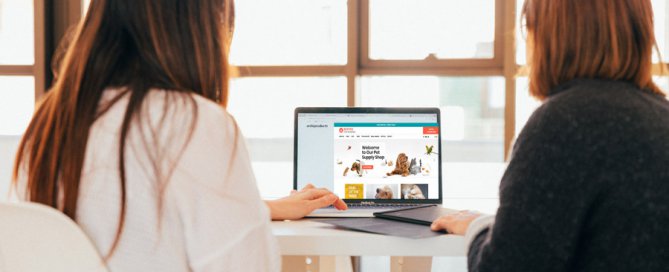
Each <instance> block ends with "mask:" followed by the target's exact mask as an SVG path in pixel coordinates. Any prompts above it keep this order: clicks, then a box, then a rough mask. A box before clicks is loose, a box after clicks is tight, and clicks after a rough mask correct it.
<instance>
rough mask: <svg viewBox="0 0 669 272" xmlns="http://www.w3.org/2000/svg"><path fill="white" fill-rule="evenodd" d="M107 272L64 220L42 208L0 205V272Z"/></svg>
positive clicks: (75, 228) (80, 235)
mask: <svg viewBox="0 0 669 272" xmlns="http://www.w3.org/2000/svg"><path fill="white" fill-rule="evenodd" d="M42 271H44V272H46V271H49V272H61V271H62V272H65V271H67V272H74V271H86V272H98V271H99V272H103V271H104V272H107V271H108V270H107V268H106V267H105V265H104V263H103V261H102V258H101V257H100V254H99V253H98V252H97V250H96V249H95V247H94V246H93V244H92V243H91V241H90V240H89V239H88V237H87V236H86V235H85V234H84V232H83V231H82V230H81V229H80V228H79V227H78V226H77V224H76V223H74V222H73V221H72V220H70V219H69V218H68V217H67V216H65V215H64V214H62V213H61V212H59V211H58V210H55V209H53V208H51V207H47V206H44V205H38V204H31V203H21V204H8V203H5V204H2V203H0V272H42Z"/></svg>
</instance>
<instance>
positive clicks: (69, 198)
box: [13, 0, 234, 257]
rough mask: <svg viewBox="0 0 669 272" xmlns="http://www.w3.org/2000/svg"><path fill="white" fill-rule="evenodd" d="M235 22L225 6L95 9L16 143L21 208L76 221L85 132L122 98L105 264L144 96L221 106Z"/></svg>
mask: <svg viewBox="0 0 669 272" xmlns="http://www.w3.org/2000/svg"><path fill="white" fill-rule="evenodd" d="M233 18H234V7H233V3H232V0H94V1H92V3H91V5H90V7H89V10H88V13H87V15H86V17H85V18H84V19H83V20H82V21H81V23H80V24H79V26H78V27H77V30H76V31H75V34H74V36H73V37H72V41H71V43H70V45H69V46H68V50H67V52H66V53H65V55H64V57H63V59H62V62H61V63H60V65H59V68H58V78H57V80H56V82H55V83H54V86H53V87H52V88H51V89H50V90H49V92H48V93H47V94H46V96H45V98H44V100H43V101H42V102H41V104H40V105H39V106H38V109H37V110H36V112H35V114H34V116H33V119H32V121H31V122H30V125H29V126H28V128H27V130H26V132H25V135H24V136H23V139H22V141H21V143H20V146H19V151H18V153H17V156H16V164H15V166H14V174H13V181H14V185H16V183H17V180H18V179H19V175H25V177H26V178H27V184H26V186H27V187H26V195H25V198H26V199H27V200H29V201H32V202H38V203H42V204H45V205H49V206H52V207H54V208H57V209H60V210H62V211H63V212H64V213H65V214H66V215H67V216H69V217H70V218H72V219H75V218H76V215H77V198H78V194H79V185H80V180H81V176H82V167H83V164H84V155H85V154H86V143H87V140H88V136H89V130H90V128H91V126H92V124H93V122H94V121H95V120H96V118H97V117H99V116H100V114H101V112H104V110H105V109H101V108H100V107H99V106H98V104H99V101H100V99H101V98H102V94H103V92H104V90H105V89H107V88H110V87H119V88H124V89H127V90H129V91H128V92H126V93H125V94H124V95H128V96H129V98H128V106H127V110H126V112H125V116H124V119H123V123H122V127H121V135H120V148H119V168H120V169H119V170H120V173H121V174H120V181H121V182H120V184H119V186H120V189H121V207H120V211H121V212H120V219H119V225H118V230H117V233H116V239H115V241H114V243H113V244H112V246H111V249H110V251H109V254H108V255H107V257H110V256H111V254H112V253H113V252H114V249H115V248H116V247H117V245H118V242H119V239H120V236H121V234H122V230H123V225H124V222H125V214H126V207H125V203H126V184H125V183H126V179H127V178H126V176H125V162H124V154H125V143H126V135H127V134H128V131H129V127H130V124H131V122H132V121H133V120H134V119H135V118H138V115H139V114H138V112H139V111H140V108H141V105H142V102H143V101H144V99H145V97H146V96H147V94H148V93H149V91H150V90H151V89H161V90H164V91H165V92H172V93H182V94H188V93H195V94H198V95H201V96H203V97H205V98H208V99H211V100H213V101H216V102H218V103H220V104H221V105H223V106H225V105H226V104H227V97H228V77H229V75H228V72H229V67H228V56H227V55H228V47H229V44H230V40H231V36H232V29H233V22H234V19H233ZM189 97H190V96H189ZM191 98H192V97H191ZM165 110H168V109H165ZM22 177H23V176H22Z"/></svg>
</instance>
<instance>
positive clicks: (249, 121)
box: [228, 77, 346, 198]
mask: <svg viewBox="0 0 669 272" xmlns="http://www.w3.org/2000/svg"><path fill="white" fill-rule="evenodd" d="M230 88H231V93H230V102H229V104H228V111H229V112H230V113H231V114H232V115H233V116H235V118H236V119H237V122H238V123H239V127H240V128H241V130H242V133H244V136H245V137H246V141H247V143H248V149H249V153H250V154H251V159H252V160H253V169H254V172H255V175H256V180H257V183H258V188H259V189H260V193H261V195H262V196H263V197H265V198H277V197H282V196H286V195H287V194H288V193H289V192H290V190H291V189H292V188H293V178H292V173H293V172H292V169H293V131H294V130H293V129H294V124H293V123H294V119H293V113H294V111H295V108H296V107H300V106H308V107H319V106H320V107H345V106H346V78H345V77H315V78H306V77H304V78H285V77H284V78H240V79H234V80H233V81H232V84H231V87H230Z"/></svg>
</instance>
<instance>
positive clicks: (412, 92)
mask: <svg viewBox="0 0 669 272" xmlns="http://www.w3.org/2000/svg"><path fill="white" fill-rule="evenodd" d="M504 85H505V84H504V78H502V77H436V76H372V77H363V78H362V93H361V97H360V105H361V106H372V107H439V108H441V118H442V119H441V122H442V132H443V133H442V135H441V136H442V140H444V146H443V147H442V152H443V154H442V155H443V158H444V160H445V161H478V162H481V161H483V162H502V161H503V160H504V101H505V92H504Z"/></svg>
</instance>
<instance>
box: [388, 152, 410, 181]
mask: <svg viewBox="0 0 669 272" xmlns="http://www.w3.org/2000/svg"><path fill="white" fill-rule="evenodd" d="M409 174H410V172H409V157H408V156H407V155H406V154H404V153H400V154H399V155H397V161H396V162H395V170H393V171H392V172H390V173H387V175H388V176H393V175H400V176H403V177H406V176H408V175H409Z"/></svg>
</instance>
